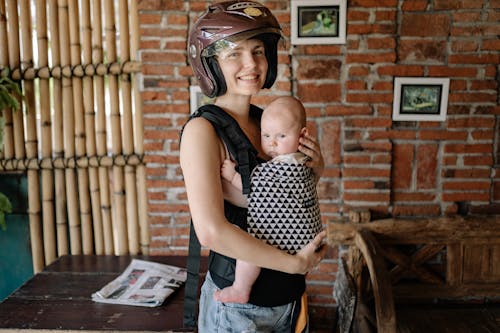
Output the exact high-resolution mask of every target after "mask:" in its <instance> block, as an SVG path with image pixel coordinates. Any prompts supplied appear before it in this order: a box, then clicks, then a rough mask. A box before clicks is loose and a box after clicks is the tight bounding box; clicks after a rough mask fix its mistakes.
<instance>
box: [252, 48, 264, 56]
mask: <svg viewBox="0 0 500 333" xmlns="http://www.w3.org/2000/svg"><path fill="white" fill-rule="evenodd" d="M253 54H254V55H259V56H260V55H264V49H257V50H255V51H254V52H253Z"/></svg>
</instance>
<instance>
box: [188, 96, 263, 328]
mask: <svg viewBox="0 0 500 333" xmlns="http://www.w3.org/2000/svg"><path fill="white" fill-rule="evenodd" d="M261 115H262V110H261V109H260V108H258V107H256V106H254V105H251V107H250V116H251V117H252V118H254V119H256V121H260V117H261ZM196 117H203V118H205V119H207V120H208V121H210V122H211V123H212V125H213V126H214V128H215V131H216V132H217V134H218V136H219V137H220V138H221V139H222V141H223V142H224V144H225V145H226V147H227V149H228V151H229V154H230V155H231V157H232V158H233V159H235V160H236V162H237V164H238V171H239V173H240V174H241V179H242V185H243V194H248V193H249V192H250V173H251V171H252V169H253V168H254V167H255V166H256V165H257V164H258V161H257V154H258V152H257V150H256V149H255V148H254V147H253V145H252V143H251V142H250V141H249V140H248V139H247V137H246V136H245V134H244V133H243V131H242V130H241V128H240V127H239V125H238V123H237V122H236V121H235V120H234V119H233V118H232V117H231V116H229V115H228V114H227V113H226V112H224V111H223V110H222V109H221V108H219V107H218V106H216V105H213V104H209V105H204V106H201V107H200V108H199V109H198V110H197V111H196V112H195V113H194V114H193V115H192V116H191V117H190V119H191V118H196ZM181 136H182V133H181ZM224 210H225V215H226V216H228V215H238V214H240V215H242V214H244V218H239V220H243V221H246V209H243V208H239V207H236V206H233V205H231V204H229V203H228V202H224ZM238 226H239V227H240V228H242V229H244V230H246V229H247V226H246V223H245V225H238ZM200 251H201V246H200V243H199V241H198V238H197V236H196V233H195V232H194V227H193V225H192V223H191V227H190V234H189V253H188V262H187V271H188V278H187V281H186V288H185V296H184V326H185V327H196V309H197V299H198V283H199V270H200ZM208 265H209V269H210V270H211V271H216V272H217V273H218V275H219V276H221V277H226V278H227V279H228V280H234V259H231V258H228V257H225V256H222V255H220V254H217V253H214V252H212V251H210V256H209V264H208Z"/></svg>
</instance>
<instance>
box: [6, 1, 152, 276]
mask: <svg viewBox="0 0 500 333" xmlns="http://www.w3.org/2000/svg"><path fill="white" fill-rule="evenodd" d="M138 35H139V24H138V8H137V1H128V0H118V1H116V0H103V1H101V0H92V1H90V0H79V1H72V0H37V1H29V0H0V74H1V75H8V76H10V77H11V78H13V79H14V80H20V82H22V88H23V93H24V95H25V99H23V100H21V102H22V104H24V105H23V109H24V110H23V111H12V110H9V109H6V110H2V112H3V117H4V118H5V129H4V145H3V152H2V153H0V154H1V155H0V172H26V173H27V179H28V198H29V212H28V214H29V221H30V237H31V247H32V255H33V266H34V270H35V272H38V271H40V270H41V269H42V268H43V267H44V266H45V265H47V264H49V263H51V262H52V261H53V260H54V259H55V258H57V257H58V256H61V255H64V254H68V253H71V254H93V253H95V254H117V255H120V254H138V253H144V254H147V253H148V247H149V233H148V224H147V201H146V200H147V199H146V185H145V179H146V176H145V165H144V163H143V123H142V113H141V99H140V95H139V90H138V86H137V75H136V74H137V73H138V72H139V71H140V63H139V62H138V61H137V51H138V44H139V40H138Z"/></svg>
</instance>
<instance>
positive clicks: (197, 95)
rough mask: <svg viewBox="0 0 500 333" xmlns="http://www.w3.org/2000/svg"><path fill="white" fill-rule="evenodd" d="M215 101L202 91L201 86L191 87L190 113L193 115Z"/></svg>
mask: <svg viewBox="0 0 500 333" xmlns="http://www.w3.org/2000/svg"><path fill="white" fill-rule="evenodd" d="M212 102H213V99H212V98H209V97H208V96H206V95H205V94H203V92H202V91H201V88H200V86H198V85H192V86H189V111H190V112H191V114H193V113H194V112H195V111H196V110H198V108H199V107H200V106H202V105H205V104H209V103H212Z"/></svg>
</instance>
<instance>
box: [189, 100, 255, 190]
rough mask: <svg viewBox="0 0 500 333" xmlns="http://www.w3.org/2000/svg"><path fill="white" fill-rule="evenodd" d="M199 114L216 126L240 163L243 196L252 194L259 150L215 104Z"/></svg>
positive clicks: (201, 109) (200, 110)
mask: <svg viewBox="0 0 500 333" xmlns="http://www.w3.org/2000/svg"><path fill="white" fill-rule="evenodd" d="M198 113H199V114H198V116H201V117H203V118H205V119H207V120H209V121H210V122H211V123H212V124H214V128H215V130H216V131H217V134H218V135H219V137H220V138H221V139H222V141H223V142H224V144H225V145H226V147H227V149H228V150H229V154H230V155H231V156H232V157H233V158H234V159H235V160H236V161H237V162H238V171H239V173H240V174H241V180H242V186H243V194H248V193H250V172H251V171H252V169H253V168H254V167H255V164H256V161H257V150H256V149H255V148H254V146H253V145H252V143H251V142H250V140H249V139H248V138H247V136H246V135H245V133H243V131H242V130H241V128H240V126H239V125H238V123H237V122H236V120H235V119H234V118H233V117H231V116H230V115H229V114H227V113H226V112H224V110H222V109H221V108H220V107H218V106H216V105H213V104H209V105H203V106H202V107H200V108H199V109H198Z"/></svg>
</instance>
